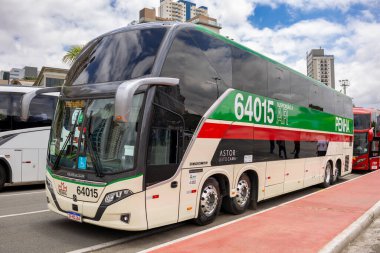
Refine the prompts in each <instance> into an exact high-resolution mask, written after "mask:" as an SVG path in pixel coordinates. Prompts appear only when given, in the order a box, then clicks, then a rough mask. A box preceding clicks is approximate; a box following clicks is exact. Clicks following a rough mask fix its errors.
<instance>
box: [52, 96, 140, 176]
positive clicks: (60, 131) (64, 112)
mask: <svg viewBox="0 0 380 253" xmlns="http://www.w3.org/2000/svg"><path fill="white" fill-rule="evenodd" d="M142 100H143V94H139V95H135V97H134V100H133V109H132V113H131V115H130V117H129V121H128V123H121V122H115V121H114V108H115V105H114V102H115V99H114V98H110V99H96V100H87V101H84V100H75V101H65V102H64V101H61V102H60V103H59V106H58V109H57V114H56V119H55V121H54V124H53V128H52V137H51V140H50V145H49V147H50V148H49V152H50V153H49V159H50V161H51V162H52V163H56V159H57V157H59V155H60V154H62V156H61V157H60V158H59V159H58V164H57V166H56V167H57V168H60V167H65V168H71V169H78V170H82V171H95V168H97V169H101V170H102V171H99V172H100V174H106V173H115V172H120V171H125V170H128V169H132V168H133V166H134V148H135V144H136V136H137V128H136V124H137V119H138V114H139V111H140V108H141V104H142ZM76 121H77V124H76ZM70 131H72V134H71V135H70ZM87 131H89V132H87ZM68 137H69V139H68ZM89 141H91V143H87V142H89ZM65 142H67V145H65ZM62 149H63V150H62ZM98 174H99V173H98ZM100 174H99V175H100Z"/></svg>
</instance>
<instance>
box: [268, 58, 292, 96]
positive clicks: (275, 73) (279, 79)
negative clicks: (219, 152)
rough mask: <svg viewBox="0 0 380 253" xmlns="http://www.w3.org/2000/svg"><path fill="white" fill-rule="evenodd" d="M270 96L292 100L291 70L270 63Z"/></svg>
mask: <svg viewBox="0 0 380 253" xmlns="http://www.w3.org/2000/svg"><path fill="white" fill-rule="evenodd" d="M268 65H269V66H268V68H269V69H268V97H270V98H275V99H279V100H283V101H286V102H291V97H290V76H289V71H287V70H285V69H283V68H281V67H279V66H276V65H274V64H271V63H269V64H268Z"/></svg>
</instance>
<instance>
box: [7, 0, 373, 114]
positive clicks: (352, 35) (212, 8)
mask: <svg viewBox="0 0 380 253" xmlns="http://www.w3.org/2000/svg"><path fill="white" fill-rule="evenodd" d="M110 2H111V1H104V0H92V1H88V0H65V1H55V0H45V1H33V0H24V1H21V0H18V1H17V0H3V1H2V5H1V8H0V24H1V25H0V69H5V70H9V69H10V68H12V67H23V66H25V65H30V66H38V67H39V68H40V67H42V66H54V67H67V66H66V65H64V64H63V63H62V62H61V58H62V56H63V55H64V53H65V52H64V46H67V45H73V44H84V43H86V42H88V41H89V40H91V39H93V38H94V37H96V36H99V35H100V34H102V33H105V32H108V31H110V30H113V29H116V28H119V27H122V26H126V25H127V24H128V23H130V22H131V21H132V20H137V19H138V12H139V10H140V9H142V8H144V7H149V8H150V7H157V6H158V5H159V1H158V0H116V1H115V8H112V7H111V6H110ZM194 2H195V3H196V4H197V5H205V6H208V7H209V13H210V15H211V16H213V17H216V18H218V21H219V22H220V23H221V24H222V26H223V29H222V34H223V35H228V36H229V37H231V38H233V39H235V41H238V42H241V43H242V44H244V45H246V46H248V47H250V48H252V49H254V50H256V51H258V52H260V53H263V54H264V55H267V56H269V57H271V58H273V59H275V60H277V61H279V62H283V63H285V64H287V65H289V66H290V67H293V68H295V69H296V70H298V71H300V72H302V73H305V72H306V61H305V58H306V57H305V56H306V52H307V51H309V50H310V49H312V48H319V47H320V46H321V47H323V48H325V53H327V54H333V55H335V71H336V80H337V81H336V86H339V83H338V80H339V79H349V80H350V81H351V87H349V89H348V92H349V95H352V96H354V101H355V103H356V104H357V105H362V106H369V105H372V106H376V107H378V108H380V95H378V94H380V92H375V91H376V88H378V87H379V84H380V83H379V80H380V71H378V69H379V68H380V64H379V63H378V59H380V43H378V41H379V40H380V23H379V21H376V20H379V16H378V12H376V11H378V10H379V9H380V1H378V0H334V1H331V0H260V1H258V0H236V1H227V0H224V1H221V0H210V1H206V0H194ZM257 4H260V5H268V6H271V7H272V8H277V7H278V6H279V5H280V4H286V5H287V6H288V7H289V8H291V11H292V12H295V13H297V12H312V11H313V10H323V9H339V10H341V11H344V12H346V11H347V10H349V8H350V7H352V6H353V5H354V4H363V5H365V6H368V8H365V9H364V10H362V11H361V12H358V13H359V14H357V16H353V17H350V16H349V14H348V13H347V15H346V20H345V21H344V23H334V22H331V21H328V20H326V19H323V18H319V19H312V20H303V21H300V22H297V23H295V24H293V25H291V26H288V27H284V26H281V27H276V28H273V29H270V28H263V29H259V28H258V27H255V26H253V25H251V24H250V23H249V22H248V18H249V16H251V15H255V12H254V11H255V8H256V6H257ZM337 88H339V87H337Z"/></svg>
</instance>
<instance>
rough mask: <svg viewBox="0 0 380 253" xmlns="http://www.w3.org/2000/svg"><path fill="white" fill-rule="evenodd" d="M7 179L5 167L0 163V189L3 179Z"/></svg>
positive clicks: (2, 186) (0, 188)
mask: <svg viewBox="0 0 380 253" xmlns="http://www.w3.org/2000/svg"><path fill="white" fill-rule="evenodd" d="M6 180H7V173H6V172H5V168H4V167H3V166H2V165H1V164H0V191H1V190H2V189H3V188H4V184H5V181H6Z"/></svg>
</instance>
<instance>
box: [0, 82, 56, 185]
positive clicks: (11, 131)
mask: <svg viewBox="0 0 380 253" xmlns="http://www.w3.org/2000/svg"><path fill="white" fill-rule="evenodd" d="M37 90H41V89H40V88H35V87H20V86H9V85H4V86H0V190H1V189H2V188H3V187H4V185H18V184H30V183H43V182H44V180H45V172H46V171H45V169H46V152H47V149H46V144H47V143H48V139H49V132H50V126H51V122H52V119H53V115H54V110H55V106H56V103H57V96H58V93H49V94H45V95H39V96H36V97H35V98H34V99H33V100H32V101H31V103H30V111H29V118H28V120H27V121H26V122H25V121H22V120H21V99H22V97H23V96H24V95H25V94H28V93H30V92H32V93H35V92H36V91H37Z"/></svg>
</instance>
